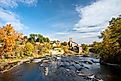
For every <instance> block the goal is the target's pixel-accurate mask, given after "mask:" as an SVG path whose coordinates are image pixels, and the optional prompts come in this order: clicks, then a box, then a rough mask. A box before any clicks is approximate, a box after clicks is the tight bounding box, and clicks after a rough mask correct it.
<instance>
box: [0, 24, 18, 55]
mask: <svg viewBox="0 0 121 81" xmlns="http://www.w3.org/2000/svg"><path fill="white" fill-rule="evenodd" d="M18 38H19V34H18V33H17V32H16V31H15V30H14V29H13V27H12V26H11V24H7V25H6V26H3V27H0V43H1V47H0V56H1V57H2V56H4V55H6V56H13V55H14V53H13V52H14V51H13V50H14V48H15V45H16V40H17V39H18Z"/></svg>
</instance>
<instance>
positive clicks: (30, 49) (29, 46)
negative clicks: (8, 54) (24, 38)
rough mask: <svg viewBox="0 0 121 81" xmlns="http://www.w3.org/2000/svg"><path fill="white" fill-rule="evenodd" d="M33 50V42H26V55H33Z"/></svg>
mask: <svg viewBox="0 0 121 81" xmlns="http://www.w3.org/2000/svg"><path fill="white" fill-rule="evenodd" d="M33 50H34V46H33V44H32V43H30V42H27V43H26V44H25V50H24V51H25V55H27V56H31V55H32V52H33Z"/></svg>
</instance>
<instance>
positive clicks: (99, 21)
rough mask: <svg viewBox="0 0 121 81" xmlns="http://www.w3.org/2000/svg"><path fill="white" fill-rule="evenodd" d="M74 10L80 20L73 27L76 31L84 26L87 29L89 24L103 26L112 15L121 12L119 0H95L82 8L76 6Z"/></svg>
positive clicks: (114, 15)
mask: <svg viewBox="0 0 121 81" xmlns="http://www.w3.org/2000/svg"><path fill="white" fill-rule="evenodd" d="M76 10H77V11H78V12H79V15H80V20H79V22H78V23H77V24H76V25H75V28H74V29H77V31H78V29H79V31H81V29H82V28H84V27H85V28H86V29H87V30H88V29H90V28H89V27H91V26H95V27H102V28H104V27H105V26H106V25H107V24H108V21H109V20H111V18H112V17H116V16H118V15H120V14H121V0H97V2H94V3H92V4H91V5H88V6H85V7H83V8H82V7H76ZM102 25H103V26H102ZM95 27H94V28H95Z"/></svg>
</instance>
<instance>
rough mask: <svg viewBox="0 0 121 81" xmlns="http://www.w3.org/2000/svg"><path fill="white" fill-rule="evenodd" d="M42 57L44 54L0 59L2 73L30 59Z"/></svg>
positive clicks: (0, 71)
mask: <svg viewBox="0 0 121 81" xmlns="http://www.w3.org/2000/svg"><path fill="white" fill-rule="evenodd" d="M42 57H44V56H41V55H38V56H34V57H24V58H9V59H0V73H4V72H7V71H9V70H11V69H13V68H15V67H16V66H18V65H20V64H22V63H24V62H27V61H30V60H32V59H35V58H42Z"/></svg>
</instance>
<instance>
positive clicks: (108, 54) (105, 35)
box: [94, 17, 121, 64]
mask: <svg viewBox="0 0 121 81" xmlns="http://www.w3.org/2000/svg"><path fill="white" fill-rule="evenodd" d="M101 35H102V36H101V37H102V39H103V40H102V42H100V43H99V44H96V45H94V46H95V47H94V48H95V49H98V50H96V52H97V53H98V54H100V57H101V60H103V61H105V62H110V63H119V64H121V17H118V18H112V20H111V21H109V26H108V27H107V29H106V30H105V31H103V32H102V33H101Z"/></svg>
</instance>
